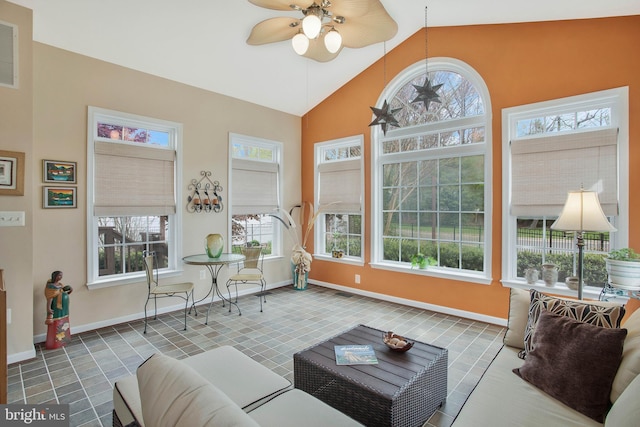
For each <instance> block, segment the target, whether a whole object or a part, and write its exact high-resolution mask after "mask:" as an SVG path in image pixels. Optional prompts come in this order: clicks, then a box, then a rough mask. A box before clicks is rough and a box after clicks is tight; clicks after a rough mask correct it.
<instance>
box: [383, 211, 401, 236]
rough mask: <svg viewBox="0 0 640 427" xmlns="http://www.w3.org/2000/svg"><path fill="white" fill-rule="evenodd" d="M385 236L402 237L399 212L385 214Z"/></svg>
mask: <svg viewBox="0 0 640 427" xmlns="http://www.w3.org/2000/svg"><path fill="white" fill-rule="evenodd" d="M382 221H383V230H382V234H383V236H399V235H400V215H399V214H398V213H397V212H383V215H382Z"/></svg>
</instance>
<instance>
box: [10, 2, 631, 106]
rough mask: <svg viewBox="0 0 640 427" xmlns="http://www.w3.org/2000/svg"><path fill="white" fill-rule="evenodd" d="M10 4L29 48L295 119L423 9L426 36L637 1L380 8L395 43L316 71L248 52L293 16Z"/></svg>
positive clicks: (411, 25) (205, 8) (403, 31)
mask: <svg viewBox="0 0 640 427" xmlns="http://www.w3.org/2000/svg"><path fill="white" fill-rule="evenodd" d="M10 1H11V2H12V3H16V4H19V5H22V6H25V7H28V8H31V9H33V39H34V40H35V41H37V42H40V43H44V44H48V45H52V46H55V47H58V48H61V49H65V50H69V51H72V52H76V53H80V54H82V55H86V56H90V57H93V58H98V59H101V60H104V61H107V62H111V63H114V64H118V65H122V66H125V67H128V68H132V69H135V70H139V71H143V72H146V73H149V74H153V75H156V76H160V77H164V78H167V79H171V80H175V81H178V82H182V83H185V84H188V85H192V86H196V87H200V88H203V89H206V90H210V91H213V92H217V93H220V94H224V95H228V96H232V97H234V98H239V99H242V100H245V101H249V102H252V103H255V104H259V105H263V106H266V107H269V108H273V109H276V110H279V111H283V112H286V113H291V114H294V115H298V116H302V115H303V114H304V113H306V112H307V111H309V110H310V109H311V108H313V107H314V106H315V105H317V104H318V103H319V102H321V101H322V100H323V99H324V98H326V97H327V96H329V95H330V94H331V93H333V92H334V91H335V90H336V89H338V88H339V87H340V86H342V85H343V84H345V83H346V82H348V81H349V80H351V79H352V78H353V77H355V76H356V75H357V74H359V73H360V72H361V71H362V70H364V69H365V68H367V67H368V66H369V65H371V64H372V63H374V62H375V61H376V60H378V59H379V58H380V57H381V56H382V55H383V54H384V52H385V49H386V51H389V50H391V49H393V48H394V47H395V46H397V45H398V44H399V43H401V42H402V41H404V40H405V39H406V38H408V37H409V36H411V35H412V34H413V33H415V32H416V31H418V30H419V29H420V28H422V27H423V26H424V9H425V6H428V25H429V27H435V26H456V25H472V24H496V23H509V22H532V21H549V20H563V19H583V18H596V17H607V16H622V15H639V14H640V0H606V1H604V0H599V1H585V0H538V1H535V2H534V1H524V0H431V1H428V2H427V1H425V0H381V2H382V3H383V5H384V6H385V8H386V9H387V12H388V13H389V15H391V17H392V18H393V19H394V20H395V21H396V22H397V23H398V33H397V34H396V36H395V37H393V38H392V39H391V40H389V41H388V42H386V46H385V43H378V44H374V45H371V46H368V47H365V48H361V49H349V48H344V49H343V51H342V52H341V53H340V55H339V56H338V57H337V58H336V59H334V60H333V61H330V62H325V63H320V62H316V61H312V60H309V59H306V58H303V57H300V56H298V55H297V54H295V53H294V51H293V49H292V48H291V43H290V42H288V41H285V42H279V43H273V44H268V45H263V46H249V45H247V44H246V39H247V37H248V36H249V33H250V32H251V28H252V27H253V26H254V25H255V24H256V23H258V22H260V21H262V20H264V19H267V18H272V17H277V16H298V15H300V13H299V12H293V11H292V12H279V11H274V10H268V9H263V8H260V7H257V6H254V5H253V4H251V3H249V1H248V0H226V1H225V0H108V1H105V0H10ZM294 1H297V0H292V2H294ZM306 3H309V4H311V3H312V0H304V2H303V3H300V4H303V5H305V6H307V4H306ZM613 48H615V47H613Z"/></svg>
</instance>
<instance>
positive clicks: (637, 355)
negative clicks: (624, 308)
mask: <svg viewBox="0 0 640 427" xmlns="http://www.w3.org/2000/svg"><path fill="white" fill-rule="evenodd" d="M622 326H623V327H624V328H625V329H626V330H627V338H626V339H625V340H624V348H623V349H622V362H620V367H619V368H618V373H616V377H615V379H614V380H613V387H612V388H611V401H612V402H614V403H615V402H616V400H617V399H618V397H620V395H621V394H622V393H623V392H624V390H625V389H626V388H627V386H628V385H629V383H631V381H633V379H634V378H636V377H637V376H638V374H640V309H638V310H636V311H634V312H633V314H632V315H631V316H629V318H628V319H626V321H625V322H624V324H623V325H622Z"/></svg>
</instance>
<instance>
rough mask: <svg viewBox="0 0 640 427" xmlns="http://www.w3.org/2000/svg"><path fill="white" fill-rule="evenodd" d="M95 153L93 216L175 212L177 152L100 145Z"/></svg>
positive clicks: (97, 143)
mask: <svg viewBox="0 0 640 427" xmlns="http://www.w3.org/2000/svg"><path fill="white" fill-rule="evenodd" d="M94 150H95V170H94V177H95V179H94V182H95V188H94V198H95V200H94V203H93V206H94V215H96V216H116V215H123V216H136V215H140V216H147V215H159V216H160V215H171V214H174V213H175V212H176V202H175V156H176V155H175V151H173V150H170V149H163V148H152V147H149V146H143V145H133V144H122V143H114V142H101V141H96V142H95V148H94Z"/></svg>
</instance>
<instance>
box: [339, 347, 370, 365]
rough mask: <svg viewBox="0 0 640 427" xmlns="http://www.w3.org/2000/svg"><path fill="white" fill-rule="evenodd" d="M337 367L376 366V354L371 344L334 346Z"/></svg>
mask: <svg viewBox="0 0 640 427" xmlns="http://www.w3.org/2000/svg"><path fill="white" fill-rule="evenodd" d="M334 350H335V353H336V364H337V365H375V364H376V363H378V358H377V357H376V352H375V351H374V350H373V346H372V345H371V344H349V345H336V346H334Z"/></svg>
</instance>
